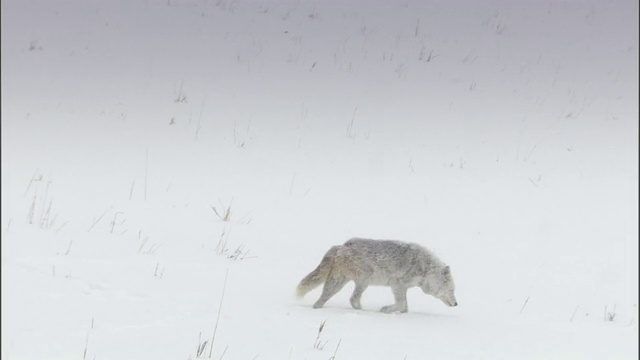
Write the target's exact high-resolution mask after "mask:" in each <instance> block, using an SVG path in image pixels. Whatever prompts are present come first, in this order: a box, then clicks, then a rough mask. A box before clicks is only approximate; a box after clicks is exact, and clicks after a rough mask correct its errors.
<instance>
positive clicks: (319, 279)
mask: <svg viewBox="0 0 640 360" xmlns="http://www.w3.org/2000/svg"><path fill="white" fill-rule="evenodd" d="M341 247H342V245H336V246H333V247H331V249H329V251H327V253H326V254H324V257H323V258H322V261H320V265H318V267H316V268H315V269H314V270H313V271H312V272H310V273H309V275H307V276H305V277H304V279H302V281H300V284H298V288H297V289H296V295H297V296H298V297H299V298H301V297H303V296H304V295H305V294H306V293H308V292H309V291H311V290H313V289H315V288H316V287H318V286H319V285H320V284H322V283H324V281H325V280H326V279H327V276H328V275H329V271H330V270H331V266H332V264H333V258H334V257H335V255H336V252H338V249H340V248H341Z"/></svg>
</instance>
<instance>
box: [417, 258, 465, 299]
mask: <svg viewBox="0 0 640 360" xmlns="http://www.w3.org/2000/svg"><path fill="white" fill-rule="evenodd" d="M421 287H422V291H424V293H425V294H429V295H431V296H434V297H436V298H438V299H440V300H441V301H442V302H443V303H445V304H446V305H447V306H458V301H457V300H456V296H455V294H454V292H455V290H456V286H455V284H454V282H453V276H451V269H450V268H449V266H444V267H441V268H436V269H434V270H433V271H430V272H429V273H428V274H427V275H426V276H425V277H424V280H423V282H422V285H421Z"/></svg>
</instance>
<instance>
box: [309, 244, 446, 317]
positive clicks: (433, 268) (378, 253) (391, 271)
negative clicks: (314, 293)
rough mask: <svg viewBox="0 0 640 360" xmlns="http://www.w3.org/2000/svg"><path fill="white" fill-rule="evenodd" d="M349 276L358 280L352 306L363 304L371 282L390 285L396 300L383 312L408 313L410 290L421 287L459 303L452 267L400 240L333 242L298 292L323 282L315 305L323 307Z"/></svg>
mask: <svg viewBox="0 0 640 360" xmlns="http://www.w3.org/2000/svg"><path fill="white" fill-rule="evenodd" d="M350 280H353V282H355V285H356V286H355V289H354V291H353V295H351V299H350V302H351V306H353V308H354V309H361V308H362V305H361V304H360V298H361V296H362V293H363V292H364V291H365V290H366V289H367V287H368V286H369V285H374V286H375V285H379V286H389V287H391V290H392V291H393V296H394V297H395V301H396V302H395V304H393V305H387V306H384V307H382V309H380V311H382V312H384V313H391V312H401V313H404V312H407V311H408V306H407V290H408V289H409V288H411V287H414V286H418V287H420V288H421V289H422V291H424V293H425V294H429V295H432V296H434V297H436V298H438V299H440V300H441V301H442V302H444V303H445V304H446V305H447V306H457V305H458V302H457V301H456V297H455V295H454V292H455V284H454V282H453V277H452V276H451V270H450V269H449V266H447V265H446V264H445V263H443V262H442V261H441V260H440V259H438V258H437V257H436V256H435V255H434V254H433V253H432V252H430V251H429V250H427V249H425V248H424V247H423V246H421V245H418V244H414V243H406V242H402V241H395V240H371V239H359V238H353V239H351V240H348V241H347V242H345V243H344V245H337V246H333V247H331V249H329V251H327V253H326V254H325V255H324V257H323V258H322V261H321V262H320V265H318V267H316V268H315V270H313V271H312V272H311V273H309V275H307V276H305V277H304V279H302V281H300V284H298V288H297V295H298V297H303V296H304V295H305V294H306V293H308V292H309V291H311V290H313V289H314V288H316V287H318V286H319V285H320V284H322V283H324V288H323V289H322V295H320V298H319V299H318V301H316V303H315V304H313V307H314V308H315V309H317V308H321V307H322V306H324V304H325V303H326V302H327V301H328V300H329V299H330V298H331V297H332V296H333V295H335V294H336V293H338V291H340V289H342V287H344V285H345V284H346V283H348V282H349V281H350Z"/></svg>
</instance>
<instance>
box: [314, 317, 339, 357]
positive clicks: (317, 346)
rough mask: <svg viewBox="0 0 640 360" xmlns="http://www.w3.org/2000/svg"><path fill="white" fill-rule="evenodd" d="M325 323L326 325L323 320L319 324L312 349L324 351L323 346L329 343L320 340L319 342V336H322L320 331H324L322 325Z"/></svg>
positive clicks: (325, 321)
mask: <svg viewBox="0 0 640 360" xmlns="http://www.w3.org/2000/svg"><path fill="white" fill-rule="evenodd" d="M326 323H327V320H324V321H323V322H321V323H320V327H318V333H317V334H316V341H314V342H313V348H314V349H316V350H322V349H324V347H325V345H327V343H328V342H329V341H328V340H327V341H325V342H322V340H320V336H321V335H322V330H324V325H325V324H326ZM336 351H337V349H336Z"/></svg>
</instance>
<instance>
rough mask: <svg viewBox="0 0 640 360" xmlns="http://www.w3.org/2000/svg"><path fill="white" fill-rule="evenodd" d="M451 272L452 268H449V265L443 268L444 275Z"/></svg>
mask: <svg viewBox="0 0 640 360" xmlns="http://www.w3.org/2000/svg"><path fill="white" fill-rule="evenodd" d="M449 274H451V269H450V268H449V265H447V266H445V267H444V268H443V269H442V275H449Z"/></svg>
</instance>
